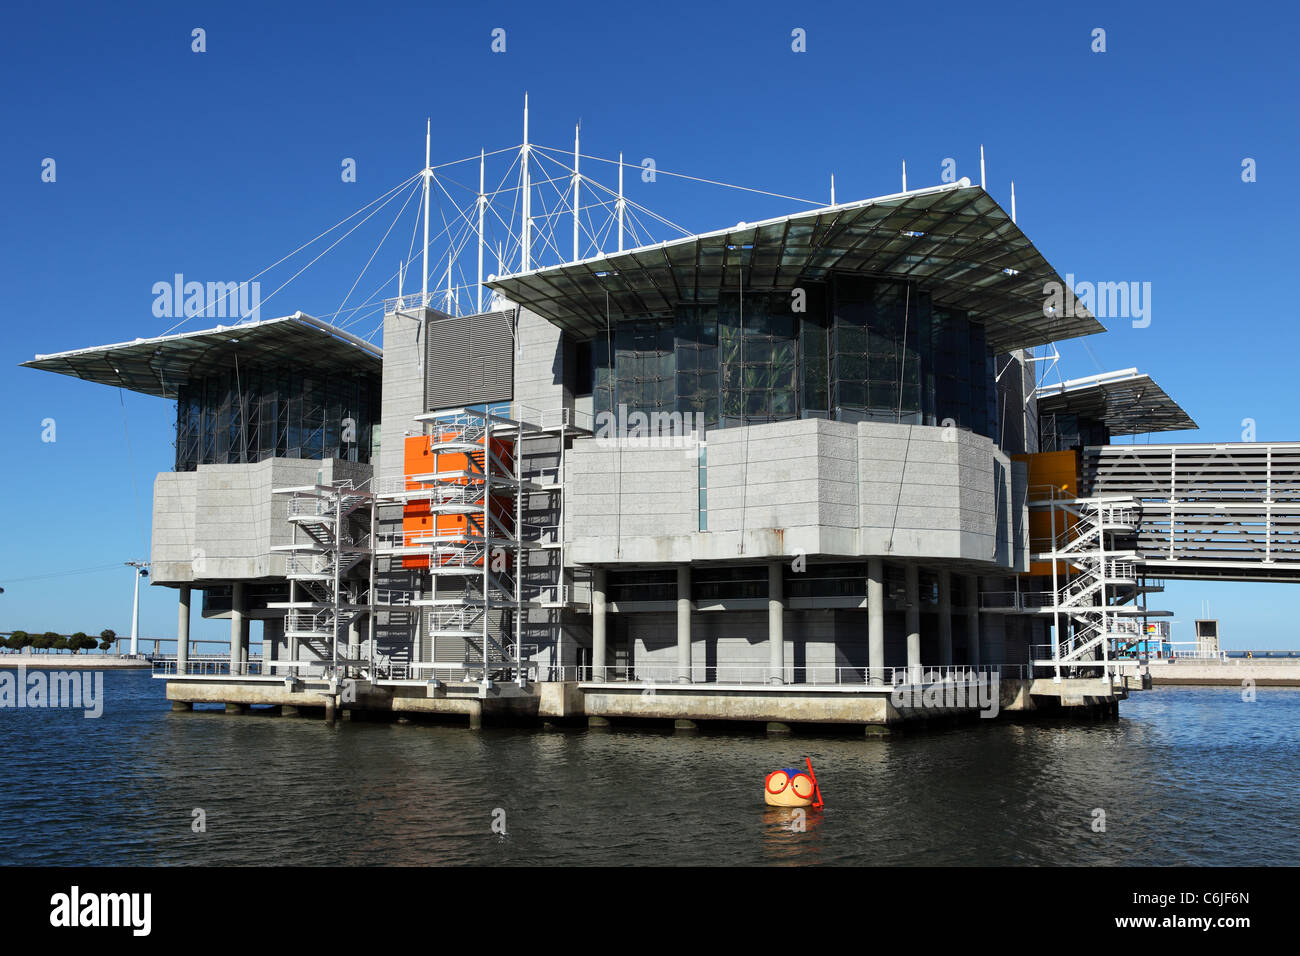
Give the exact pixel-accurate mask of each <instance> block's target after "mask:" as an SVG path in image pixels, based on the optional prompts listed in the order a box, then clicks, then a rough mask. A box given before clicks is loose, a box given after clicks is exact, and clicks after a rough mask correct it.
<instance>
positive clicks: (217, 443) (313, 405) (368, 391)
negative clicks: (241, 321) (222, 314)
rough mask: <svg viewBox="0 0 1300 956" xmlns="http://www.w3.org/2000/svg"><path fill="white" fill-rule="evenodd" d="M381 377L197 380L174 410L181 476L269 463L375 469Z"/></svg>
mask: <svg viewBox="0 0 1300 956" xmlns="http://www.w3.org/2000/svg"><path fill="white" fill-rule="evenodd" d="M378 418H379V377H378V376H377V375H357V374H355V373H352V372H339V373H335V374H330V373H328V372H315V371H310V370H304V369H295V368H288V367H280V368H275V369H241V370H240V372H239V373H238V374H236V373H235V372H234V371H233V370H231V371H224V372H218V373H214V374H211V375H208V376H205V377H203V378H199V379H193V380H191V381H190V382H188V383H186V384H185V385H182V386H181V387H180V389H179V392H178V395H177V402H176V470H177V471H193V470H194V469H195V468H197V467H198V466H199V465H201V464H205V465H206V464H231V463H237V462H256V461H262V460H264V459H267V458H309V459H315V460H321V459H325V458H340V459H343V460H345V461H355V462H361V463H368V462H369V461H370V447H371V432H372V427H373V426H374V424H375V423H376V422H377V420H378Z"/></svg>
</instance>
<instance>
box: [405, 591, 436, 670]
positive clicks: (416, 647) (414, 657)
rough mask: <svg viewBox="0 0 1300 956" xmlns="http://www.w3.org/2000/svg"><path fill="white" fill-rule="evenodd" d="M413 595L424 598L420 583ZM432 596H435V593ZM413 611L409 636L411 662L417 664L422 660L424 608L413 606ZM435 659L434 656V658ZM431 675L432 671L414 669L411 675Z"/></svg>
mask: <svg viewBox="0 0 1300 956" xmlns="http://www.w3.org/2000/svg"><path fill="white" fill-rule="evenodd" d="M415 596H416V598H417V599H420V600H423V599H424V589H423V586H422V585H420V584H417V585H416V589H415ZM434 597H437V595H436V594H435V595H434ZM414 611H415V633H414V634H413V635H412V636H411V663H412V664H419V663H421V662H422V661H423V660H424V608H422V607H417V608H414ZM435 659H436V658H435ZM417 674H418V675H421V676H432V674H433V672H432V671H415V672H412V674H411V676H412V677H415V676H417Z"/></svg>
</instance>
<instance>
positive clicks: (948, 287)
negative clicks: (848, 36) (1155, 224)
mask: <svg viewBox="0 0 1300 956" xmlns="http://www.w3.org/2000/svg"><path fill="white" fill-rule="evenodd" d="M837 271H840V272H851V273H860V274H867V275H877V276H884V277H889V278H897V279H909V280H912V281H915V282H916V283H917V284H918V285H919V287H920V288H921V289H923V290H926V291H929V292H930V293H931V296H932V298H933V301H934V302H935V303H936V304H939V305H943V306H948V307H950V308H954V309H964V310H967V311H969V312H972V313H975V314H976V315H977V316H978V317H980V318H981V319H982V320H983V321H984V323H985V334H986V337H987V340H988V342H989V344H990V346H992V347H993V348H994V349H995V350H997V351H998V352H1009V351H1012V350H1013V349H1018V348H1027V347H1030V346H1034V345H1045V344H1047V343H1048V342H1053V341H1058V340H1061V339H1068V338H1074V337H1077V336H1081V335H1092V334H1094V333H1097V332H1104V331H1105V328H1104V327H1103V326H1102V324H1101V323H1100V322H1098V321H1097V320H1096V318H1094V317H1093V316H1092V314H1091V313H1090V312H1088V311H1087V310H1086V309H1084V308H1083V307H1082V306H1081V305H1079V304H1078V303H1077V302H1075V303H1074V312H1075V314H1074V315H1065V314H1061V315H1045V314H1044V304H1045V302H1046V299H1047V296H1046V295H1045V293H1044V291H1043V287H1044V285H1045V284H1046V283H1048V282H1059V283H1060V284H1061V288H1062V290H1064V289H1065V288H1066V285H1065V282H1064V280H1062V279H1061V277H1060V276H1059V275H1058V274H1057V273H1056V270H1055V269H1053V268H1052V267H1051V265H1049V264H1048V262H1047V261H1046V260H1045V259H1044V258H1043V256H1042V255H1041V254H1040V253H1039V252H1038V250H1037V249H1035V248H1034V246H1033V244H1032V243H1031V242H1030V241H1029V239H1028V238H1027V237H1026V236H1025V234H1024V233H1023V232H1021V231H1020V229H1019V228H1018V227H1017V226H1016V225H1015V223H1013V222H1012V221H1011V218H1010V217H1009V216H1008V215H1007V214H1006V212H1005V211H1004V210H1003V209H1002V207H1001V206H999V205H998V204H997V202H996V201H995V200H994V199H993V198H992V197H991V196H989V194H988V193H986V192H985V191H984V190H983V189H982V188H981V187H979V186H972V185H970V184H969V181H968V180H964V179H963V180H960V181H959V182H956V183H952V184H949V185H944V186H936V187H933V188H930V189H917V190H911V191H908V192H904V193H896V194H894V195H892V196H882V197H879V198H876V199H865V200H861V201H859V202H855V203H846V204H841V205H835V206H827V207H824V208H820V209H813V210H809V211H807V212H800V213H795V214H793V215H789V216H783V217H779V218H776V219H769V220H766V221H763V222H759V223H752V224H745V223H742V224H739V225H737V226H736V227H734V228H732V229H722V230H718V231H716V232H710V233H705V234H703V235H699V236H688V237H686V238H684V239H678V240H674V241H672V242H664V243H660V244H658V245H654V246H644V247H641V248H638V249H631V250H628V251H624V252H616V253H609V254H606V255H601V256H597V257H594V258H591V259H585V260H583V261H581V262H574V263H568V264H565V265H558V266H550V267H547V268H545V269H536V270H533V271H530V272H524V273H520V274H518V275H513V276H502V277H499V278H494V279H491V280H489V281H488V282H487V285H488V286H490V287H491V288H493V289H495V290H497V291H499V292H501V293H502V294H503V295H505V296H506V297H507V298H509V299H510V300H511V301H512V302H515V303H517V304H519V305H522V306H524V307H526V308H528V309H530V310H532V311H533V312H536V313H537V314H539V315H541V316H543V317H544V318H546V319H548V320H549V321H550V322H552V323H554V324H555V325H557V326H559V327H560V328H561V329H563V330H565V331H566V332H570V333H572V334H573V335H575V336H576V337H578V338H579V339H584V338H588V337H591V336H593V335H595V334H596V333H598V332H600V331H602V330H604V328H605V322H606V314H607V313H606V293H608V310H609V311H608V314H609V315H610V316H611V317H612V316H618V317H619V318H622V317H624V316H642V315H664V314H670V313H671V312H672V311H673V310H674V308H675V307H676V306H677V305H678V304H712V303H716V302H717V301H718V297H719V294H720V293H722V292H723V291H724V290H726V291H734V290H736V289H738V288H740V287H741V286H742V285H743V287H744V288H745V289H746V290H754V291H763V290H782V289H793V288H795V287H797V286H798V285H799V284H800V283H801V282H811V281H822V280H825V279H827V278H828V277H829V276H830V274H831V273H832V272H837ZM1067 298H1070V297H1067Z"/></svg>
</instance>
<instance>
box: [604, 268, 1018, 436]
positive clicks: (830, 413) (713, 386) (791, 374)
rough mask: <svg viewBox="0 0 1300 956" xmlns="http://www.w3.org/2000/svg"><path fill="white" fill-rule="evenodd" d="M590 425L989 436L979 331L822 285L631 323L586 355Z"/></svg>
mask: <svg viewBox="0 0 1300 956" xmlns="http://www.w3.org/2000/svg"><path fill="white" fill-rule="evenodd" d="M590 354H591V361H592V365H593V374H592V381H593V383H594V391H593V403H594V410H595V412H596V413H598V414H599V413H601V412H605V411H609V412H614V411H616V410H617V408H618V406H620V405H625V406H627V409H628V412H629V413H632V412H637V411H640V412H644V413H645V414H646V415H647V416H649V415H652V414H654V413H664V412H678V413H684V414H692V415H698V416H699V418H700V420H702V421H703V422H704V425H705V427H707V428H718V427H722V428H727V427H732V426H737V425H750V424H757V423H762V422H774V421H786V420H789V419H794V418H835V419H839V420H841V421H886V422H904V423H911V424H926V425H943V424H945V423H946V422H947V421H949V420H951V422H952V423H953V424H955V425H957V426H959V427H962V428H968V429H971V430H973V431H976V432H979V433H980V434H983V435H989V436H992V435H995V434H996V423H997V403H996V394H995V389H994V386H993V378H994V361H993V358H994V357H993V355H992V353H990V351H989V349H988V346H987V344H986V343H985V338H984V326H983V324H982V323H981V322H979V321H978V320H977V319H975V318H972V317H971V316H969V315H967V314H966V313H965V312H962V311H959V310H954V309H947V308H943V307H941V306H933V305H932V304H931V302H930V297H929V295H928V294H927V293H925V292H921V291H919V290H918V289H916V287H915V286H914V285H912V284H910V283H905V282H898V281H892V280H882V279H871V278H863V277H858V276H833V277H832V278H831V280H830V281H829V282H827V283H824V284H822V283H808V284H807V285H805V286H804V287H803V288H802V294H801V295H800V296H796V295H793V294H791V293H790V292H789V291H783V292H747V293H745V294H744V296H743V298H742V296H741V295H740V294H739V293H737V292H731V293H723V294H721V295H720V296H719V301H718V303H717V304H716V305H703V306H695V305H683V306H679V307H678V309H677V310H676V314H675V315H674V316H672V317H657V318H645V319H629V320H626V321H624V322H620V323H618V325H617V326H615V327H614V329H613V330H612V331H611V332H609V333H606V335H604V336H602V337H598V338H597V339H595V340H594V341H593V342H592V343H591V349H590Z"/></svg>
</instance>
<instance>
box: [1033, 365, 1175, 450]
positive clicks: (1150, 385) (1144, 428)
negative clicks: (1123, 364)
mask: <svg viewBox="0 0 1300 956" xmlns="http://www.w3.org/2000/svg"><path fill="white" fill-rule="evenodd" d="M1036 395H1037V398H1038V413H1039V415H1085V416H1088V417H1090V418H1093V419H1095V420H1097V421H1100V422H1104V423H1105V424H1106V427H1107V428H1109V429H1110V433H1111V434H1112V435H1145V434H1147V433H1148V432H1171V431H1178V430H1180V429H1184V428H1197V427H1199V426H1198V425H1197V424H1196V422H1194V421H1192V418H1191V416H1190V415H1188V414H1187V412H1185V411H1183V409H1182V407H1181V406H1179V404H1178V403H1177V402H1175V401H1174V400H1173V399H1172V398H1170V397H1169V396H1168V395H1167V394H1166V393H1165V390H1164V389H1162V388H1161V387H1160V386H1159V385H1157V384H1156V383H1155V382H1154V381H1152V380H1151V376H1150V375H1146V374H1144V373H1139V372H1138V370H1137V369H1136V368H1126V369H1122V370H1121V371H1118V372H1103V373H1102V374H1100V375H1090V376H1088V377H1087V378H1076V379H1071V380H1070V381H1068V382H1061V383H1059V384H1057V385H1043V386H1040V387H1039V388H1038V391H1037V393H1036Z"/></svg>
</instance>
